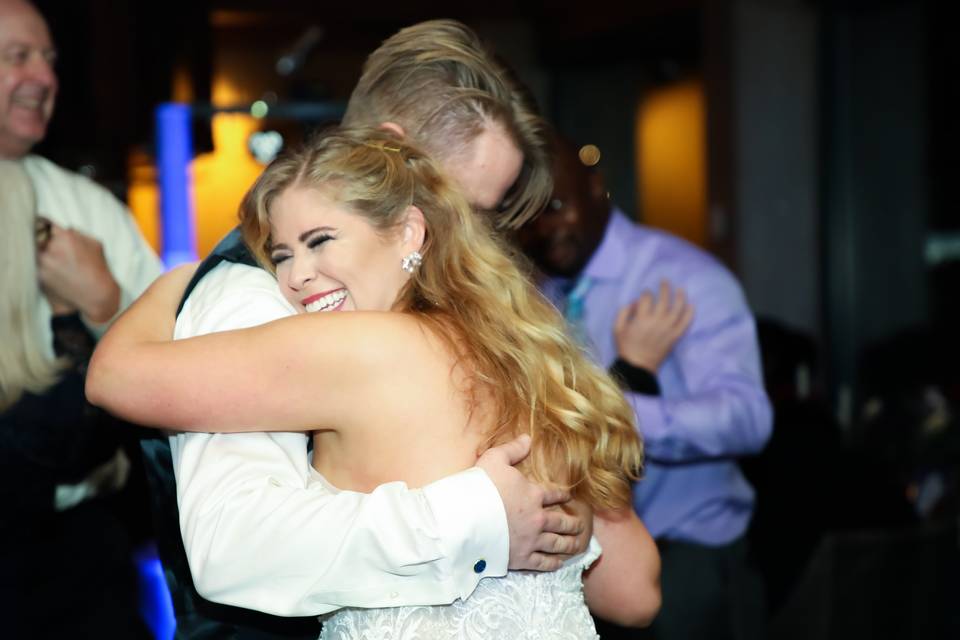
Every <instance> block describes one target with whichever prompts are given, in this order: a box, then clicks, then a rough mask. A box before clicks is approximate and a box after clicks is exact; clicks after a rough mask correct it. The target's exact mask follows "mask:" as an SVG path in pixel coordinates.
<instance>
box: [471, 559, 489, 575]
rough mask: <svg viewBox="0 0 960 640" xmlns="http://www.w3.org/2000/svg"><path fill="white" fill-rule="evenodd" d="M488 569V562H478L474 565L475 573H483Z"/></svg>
mask: <svg viewBox="0 0 960 640" xmlns="http://www.w3.org/2000/svg"><path fill="white" fill-rule="evenodd" d="M486 568H487V561H486V560H477V564H475V565H473V572H474V573H483V572H484V570H485V569H486Z"/></svg>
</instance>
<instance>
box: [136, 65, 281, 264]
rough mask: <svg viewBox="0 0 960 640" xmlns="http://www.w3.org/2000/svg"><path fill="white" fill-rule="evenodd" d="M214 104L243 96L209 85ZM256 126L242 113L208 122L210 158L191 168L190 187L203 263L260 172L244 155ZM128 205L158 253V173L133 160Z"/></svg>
mask: <svg viewBox="0 0 960 640" xmlns="http://www.w3.org/2000/svg"><path fill="white" fill-rule="evenodd" d="M212 93H213V102H214V104H217V105H231V104H237V103H240V102H242V101H244V100H245V98H246V96H243V95H241V92H240V91H239V90H238V89H237V88H236V87H234V86H233V85H231V84H230V83H229V82H228V81H226V80H218V81H216V82H214V85H213V92H212ZM258 126H259V122H258V121H257V120H256V119H254V118H252V117H251V116H249V115H247V114H243V113H223V114H218V115H215V116H214V117H213V119H212V131H213V147H214V150H213V151H212V152H211V153H205V154H202V155H200V156H197V157H196V158H195V159H194V161H193V162H192V163H190V176H191V186H192V194H193V203H194V214H195V216H196V238H197V253H198V255H199V256H200V258H203V257H204V256H206V255H207V254H209V253H210V251H211V250H212V249H213V247H214V246H216V243H217V241H219V240H220V238H222V237H223V236H224V235H225V234H226V233H227V232H228V231H230V229H232V228H233V227H234V226H236V224H237V211H238V209H239V206H240V201H241V200H242V199H243V194H244V193H246V191H247V189H249V188H250V185H252V184H253V182H254V180H256V179H257V176H259V175H260V173H261V171H263V167H262V166H260V165H259V164H258V163H257V162H256V160H254V159H253V157H252V156H251V155H250V153H249V151H248V150H247V140H248V138H249V137H250V134H251V133H253V132H254V131H256V130H257V127H258ZM130 165H131V167H130V188H129V190H128V200H129V204H130V208H131V209H132V210H133V213H134V217H135V218H136V220H137V223H138V224H139V225H140V228H141V230H142V231H143V234H144V236H145V237H146V238H147V241H148V242H150V244H151V246H153V248H154V249H155V250H157V251H159V249H160V237H159V228H160V223H159V210H160V204H159V194H158V190H157V182H156V169H155V167H154V166H153V165H152V164H150V163H149V161H148V160H147V159H146V158H143V157H132V158H131V162H130Z"/></svg>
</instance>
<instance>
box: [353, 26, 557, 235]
mask: <svg viewBox="0 0 960 640" xmlns="http://www.w3.org/2000/svg"><path fill="white" fill-rule="evenodd" d="M386 122H392V123H395V124H397V125H399V126H400V127H401V128H402V129H403V130H404V133H405V135H406V136H407V137H409V138H410V140H411V141H412V142H414V143H415V144H417V145H418V146H420V147H421V148H423V149H424V150H425V151H427V153H429V154H430V155H431V156H432V157H433V158H434V159H435V160H436V161H438V162H440V163H441V165H447V164H448V163H449V161H450V160H451V159H455V158H457V156H458V155H459V154H462V153H464V151H465V150H466V149H467V148H468V145H469V143H470V142H472V141H473V140H474V139H475V138H476V137H477V136H478V135H480V133H482V132H483V131H484V130H485V129H486V128H488V127H489V126H490V125H491V124H493V123H497V124H500V125H501V126H502V127H503V128H504V129H505V130H506V132H507V134H508V135H509V136H510V137H511V139H512V140H513V141H514V143H515V144H516V145H517V147H518V148H519V149H520V151H521V152H522V153H523V158H524V161H523V168H522V170H521V173H520V176H519V178H518V179H517V182H516V184H515V185H514V188H513V189H511V191H510V192H509V193H508V194H507V197H506V198H505V200H504V202H503V203H502V204H501V206H500V207H498V209H497V211H496V212H495V219H494V224H495V226H496V227H497V228H500V229H505V228H514V229H515V228H518V227H520V226H521V225H522V224H523V223H524V222H526V221H527V220H529V219H530V218H531V217H533V216H534V215H536V214H537V213H538V212H539V211H540V210H541V209H542V208H543V206H544V205H545V204H546V203H547V201H548V200H549V198H550V193H551V191H552V189H553V179H552V177H551V172H550V157H551V154H550V151H549V138H548V136H547V134H546V125H545V123H544V121H543V119H542V118H541V117H540V116H539V114H538V113H537V110H536V107H535V106H534V105H533V102H532V100H531V99H530V98H529V95H528V93H527V92H526V91H525V90H524V88H523V87H522V86H521V85H520V83H519V82H518V81H517V80H516V79H515V77H514V76H513V74H512V73H511V72H510V71H509V70H508V69H507V68H506V67H505V66H504V65H503V64H501V63H500V62H499V61H498V60H497V59H496V58H495V56H494V55H493V53H492V52H491V51H490V50H489V49H488V48H487V47H486V46H485V45H484V44H483V43H482V42H481V41H480V39H479V38H478V37H477V35H476V34H475V33H474V32H473V31H471V30H470V29H469V28H468V27H467V26H466V25H464V24H462V23H460V22H456V21H454V20H431V21H428V22H421V23H419V24H416V25H413V26H411V27H407V28H406V29H402V30H400V31H398V32H397V33H396V34H394V35H393V36H391V37H390V38H388V39H387V40H385V41H384V42H383V44H382V45H381V46H380V47H379V48H378V49H377V50H376V51H374V52H373V53H372V54H370V56H369V57H368V58H367V61H366V63H365V64H364V67H363V74H362V76H361V77H360V80H359V82H358V83H357V86H356V88H355V89H354V91H353V94H352V95H351V96H350V101H349V103H348V105H347V111H346V114H345V115H344V118H343V124H344V125H345V126H378V125H381V124H383V123H386Z"/></svg>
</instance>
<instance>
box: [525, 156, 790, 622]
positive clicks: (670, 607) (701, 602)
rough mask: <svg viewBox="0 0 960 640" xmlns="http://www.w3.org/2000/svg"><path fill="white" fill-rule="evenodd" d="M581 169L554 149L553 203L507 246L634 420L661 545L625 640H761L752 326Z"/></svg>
mask: <svg viewBox="0 0 960 640" xmlns="http://www.w3.org/2000/svg"><path fill="white" fill-rule="evenodd" d="M584 159H585V160H586V163H585V162H584V161H582V160H581V154H578V151H577V150H576V149H575V148H574V147H573V146H572V145H570V144H569V143H568V142H565V141H560V142H559V143H558V154H557V159H556V162H555V165H554V192H553V199H552V201H551V202H550V204H549V205H548V207H547V208H546V210H545V211H544V212H543V213H542V214H541V215H540V217H538V218H537V219H536V220H534V221H533V222H532V223H530V224H528V225H527V226H526V227H525V228H524V229H523V230H522V232H521V233H520V242H521V244H522V246H523V248H524V251H525V252H526V253H527V254H528V255H529V256H530V257H531V259H533V261H534V262H535V264H536V265H537V267H538V268H539V269H540V270H541V271H542V272H543V274H544V277H545V279H544V281H543V285H542V286H543V291H544V293H545V294H546V295H547V296H548V297H550V298H551V299H552V300H554V302H555V303H556V304H557V306H558V308H560V309H561V310H562V311H564V313H565V315H567V317H568V320H569V321H570V323H571V325H572V330H573V331H575V332H578V333H579V334H580V335H581V336H582V338H583V340H584V342H585V345H586V346H587V348H588V349H589V350H590V351H591V352H592V354H593V355H594V357H595V358H596V360H597V362H599V363H601V364H603V365H604V366H607V367H610V368H611V370H613V371H614V372H616V373H618V374H619V375H620V376H621V377H622V378H623V380H624V382H625V387H626V393H627V396H628V398H629V399H630V401H631V403H632V404H633V406H634V408H635V410H636V413H637V422H638V425H639V428H640V431H641V433H642V435H643V439H644V448H645V455H646V463H645V468H646V472H645V477H644V478H643V480H642V481H641V482H639V483H638V484H637V485H636V486H635V488H634V506H635V508H636V510H637V512H638V514H639V515H640V517H641V518H642V519H643V520H644V522H645V524H646V525H647V527H648V528H649V530H650V533H651V534H652V535H653V536H654V537H655V538H656V539H657V542H658V546H659V547H660V552H661V556H662V562H663V569H662V588H663V608H662V609H661V613H660V616H659V617H658V618H657V620H656V621H655V622H654V624H653V626H652V627H651V629H650V630H649V631H643V632H640V631H631V632H630V634H631V635H630V636H629V637H655V638H666V639H668V640H683V639H685V638H697V639H702V638H748V637H750V638H752V637H763V591H762V585H761V583H760V580H759V577H758V574H757V572H756V571H754V570H753V569H752V568H751V566H750V563H749V562H748V559H747V552H746V543H745V539H744V535H745V533H746V530H747V527H748V525H749V523H750V517H751V515H752V512H753V504H754V492H753V489H752V487H751V486H750V485H749V483H748V482H747V481H746V479H745V478H744V476H743V474H742V473H741V471H740V468H739V466H738V465H737V461H736V459H737V457H739V456H743V455H748V454H753V453H756V452H758V451H760V450H761V449H762V448H763V447H764V445H765V444H766V442H767V439H768V438H769V436H770V431H771V423H772V415H771V409H770V403H769V401H768V399H767V396H766V393H765V392H764V388H763V377H762V374H761V368H760V356H759V349H758V344H757V336H756V330H755V323H754V318H753V316H752V314H751V312H750V309H749V308H748V307H747V301H746V299H745V298H744V295H743V292H742V290H741V288H740V286H739V284H738V283H737V281H736V280H735V279H734V277H733V276H732V275H731V274H730V273H729V272H728V271H727V270H726V269H725V268H724V267H723V266H722V265H721V264H720V263H719V262H718V261H717V260H716V259H714V258H713V257H712V256H710V255H708V254H707V253H705V252H704V251H702V250H701V249H699V248H697V247H695V246H693V245H691V244H689V243H687V242H685V241H684V240H681V239H680V238H677V237H675V236H672V235H670V234H668V233H665V232H663V231H659V230H655V229H652V228H649V227H644V226H642V225H638V224H636V223H634V222H633V221H631V220H630V219H628V218H627V216H626V215H624V213H623V212H622V211H620V210H619V209H617V208H616V207H615V206H614V205H613V204H612V203H611V202H610V201H609V197H608V195H607V192H606V188H605V186H604V184H603V180H602V177H601V176H600V174H599V173H598V172H597V171H596V170H595V168H593V167H588V166H587V164H589V163H591V159H590V158H589V157H586V156H584ZM687 301H689V303H688V302H687ZM691 315H692V322H691V318H690V316H691ZM688 325H689V326H688ZM610 631H613V630H608V634H609V633H610ZM615 633H616V632H615V631H614V634H615ZM624 633H625V631H624ZM604 637H608V635H604Z"/></svg>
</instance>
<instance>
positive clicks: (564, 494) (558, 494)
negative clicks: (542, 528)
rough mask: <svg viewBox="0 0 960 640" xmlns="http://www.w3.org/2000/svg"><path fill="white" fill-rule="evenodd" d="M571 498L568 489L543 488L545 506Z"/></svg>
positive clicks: (567, 500)
mask: <svg viewBox="0 0 960 640" xmlns="http://www.w3.org/2000/svg"><path fill="white" fill-rule="evenodd" d="M528 448H529V446H528ZM569 500H570V491H569V490H568V489H547V488H544V489H543V506H545V507H549V506H552V505H555V504H563V503H564V502H569ZM551 531H552V529H551Z"/></svg>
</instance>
